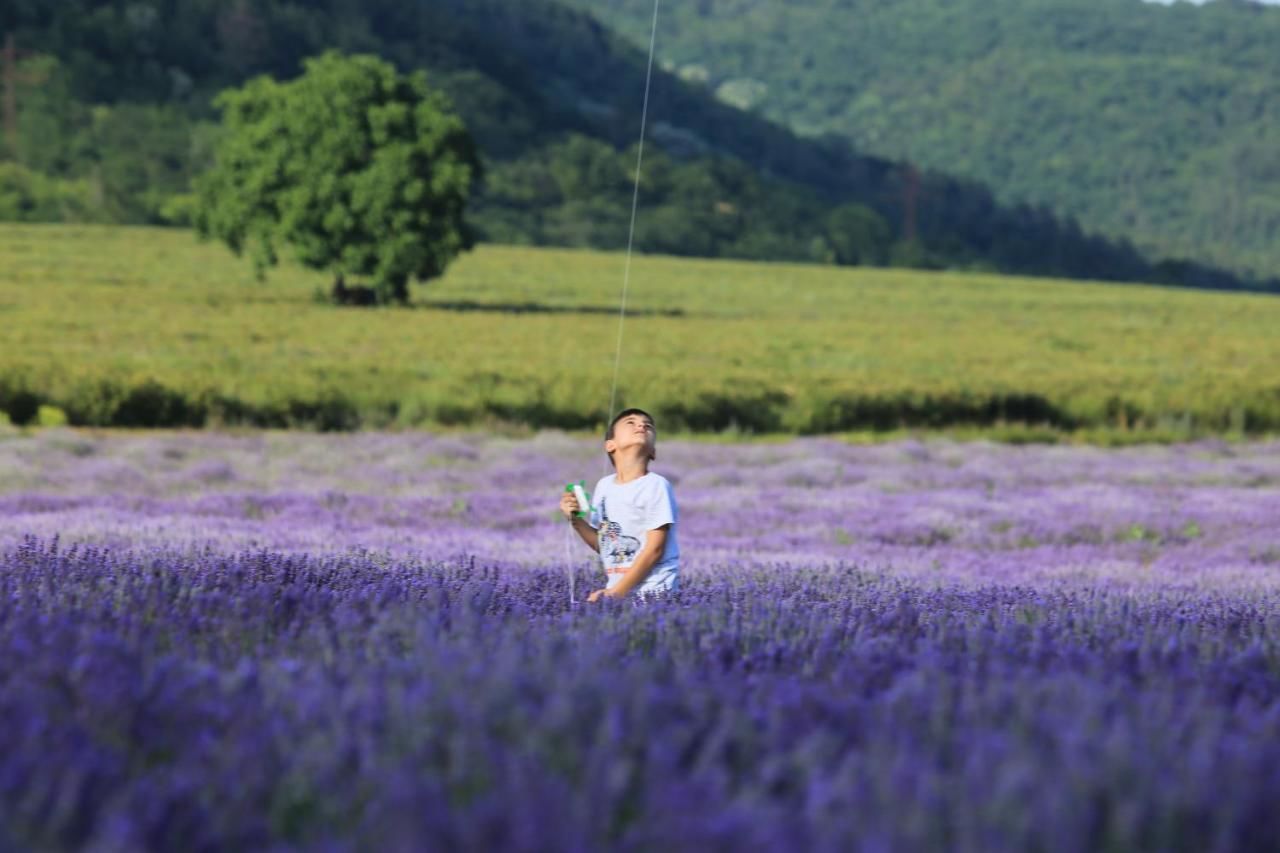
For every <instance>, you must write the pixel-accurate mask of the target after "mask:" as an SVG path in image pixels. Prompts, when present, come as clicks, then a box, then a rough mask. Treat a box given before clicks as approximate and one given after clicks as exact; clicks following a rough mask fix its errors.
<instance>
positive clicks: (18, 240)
mask: <svg viewBox="0 0 1280 853" xmlns="http://www.w3.org/2000/svg"><path fill="white" fill-rule="evenodd" d="M621 275H622V258H621V257H620V256H619V255H617V254H604V253H597V252H582V251H573V252H570V251H564V250H547V249H529V248H513V247H499V246H483V247H481V248H480V249H478V250H477V251H476V252H474V253H472V254H469V255H468V256H466V257H465V258H464V259H463V260H462V261H460V262H459V263H458V264H457V265H455V266H454V267H453V268H451V269H450V271H449V273H448V274H447V275H446V276H445V277H444V278H443V279H442V280H440V281H439V282H438V283H437V284H436V285H435V286H433V287H432V288H431V290H430V292H429V295H428V296H427V297H426V298H419V299H417V300H416V302H415V304H414V306H413V308H412V309H411V310H391V309H384V310H367V309H357V308H348V309H337V308H334V307H333V306H330V305H327V304H323V303H321V302H319V301H317V299H316V294H317V292H318V291H322V290H324V289H325V288H326V287H327V281H326V280H325V277H324V276H322V275H319V274H316V273H308V272H305V271H303V270H300V269H298V268H297V267H293V266H289V265H286V266H285V267H283V268H282V269H281V270H279V271H278V272H277V273H275V274H273V275H272V278H271V279H270V281H268V282H267V283H266V284H261V283H258V282H256V281H255V280H254V278H253V274H252V271H251V270H249V269H247V268H246V266H245V265H244V264H242V263H240V262H238V261H237V260H236V259H235V258H234V257H233V256H232V255H231V254H230V253H229V252H227V251H226V250H225V249H223V248H221V247H219V246H214V245H210V244H200V243H197V242H196V240H195V238H194V237H193V236H192V234H191V233H190V232H187V231H182V230H178V229H141V228H119V227H116V228H103V227H75V226H48V225H44V226H12V225H5V226H0V315H2V316H3V317H4V318H5V325H6V328H7V329H8V333H7V334H6V335H4V336H3V337H0V410H3V411H5V412H7V413H8V415H9V417H10V418H12V419H13V420H17V421H26V420H29V419H31V418H33V417H36V416H37V414H38V411H39V406H41V405H45V406H54V407H57V408H58V409H60V410H61V411H62V412H63V413H64V414H65V415H66V416H68V417H69V418H70V419H71V421H72V422H73V423H78V424H90V425H94V424H96V425H114V426H135V427H136V426H180V425H191V426H201V425H217V424H224V425H236V424H245V425H254V426H277V427H283V426H301V427H309V428H317V429H349V428H353V427H388V426H400V427H413V426H422V425H439V424H489V425H492V424H493V423H494V422H505V423H517V424H523V425H529V426H535V427H567V428H595V427H596V426H598V425H599V424H600V423H601V422H602V421H603V420H605V419H606V414H605V409H606V407H607V404H608V401H609V392H610V385H609V383H610V377H611V370H610V369H609V368H608V367H603V368H602V365H606V364H607V365H609V366H610V367H611V361H612V354H613V348H614V344H615V341H616V330H617V325H616V312H617V300H618V286H619V284H620V281H621ZM631 283H632V288H631V300H630V305H629V308H630V310H629V314H628V319H627V326H626V336H625V345H624V350H623V360H622V374H621V389H620V390H621V395H620V396H621V399H620V400H619V405H627V404H639V405H643V406H645V407H646V408H651V409H652V410H653V411H654V412H655V414H657V415H658V416H659V418H660V420H661V421H662V423H663V424H664V426H665V428H667V429H669V430H693V431H708V430H711V431H714V430H724V429H733V428H737V429H742V430H750V431H755V432H788V433H827V432H838V431H843V430H877V431H886V430H893V429H898V428H902V427H929V428H966V429H968V428H980V429H984V430H991V429H1000V428H1002V427H1007V426H1009V425H1022V428H1024V429H1030V430H1038V431H1041V432H1039V433H1038V434H1040V435H1045V436H1054V435H1061V434H1064V433H1072V432H1075V431H1079V430H1096V429H1105V430H1108V431H1110V433H1118V434H1120V435H1121V436H1124V435H1128V434H1130V433H1129V431H1131V430H1139V431H1140V432H1139V433H1138V435H1139V436H1141V437H1143V438H1148V439H1149V438H1151V437H1153V435H1156V436H1164V437H1169V438H1187V437H1189V436H1194V435H1197V434H1203V433H1205V432H1236V433H1240V432H1249V433H1260V432H1276V431H1280V384H1277V378H1276V374H1275V365H1276V364H1277V363H1280V336H1277V335H1276V334H1275V330H1276V328H1277V327H1280V300H1277V299H1275V298H1274V297H1271V296H1265V295H1257V294H1223V293H1203V292H1198V291H1189V290H1172V289H1168V288H1155V287H1140V286H1129V287H1117V286H1112V285H1105V284H1089V283H1073V282H1055V281H1051V280H1045V279H1041V280H1039V281H1037V282H1035V283H1034V286H1033V285H1032V283H1031V282H1029V281H1027V280H1026V279H1017V278H1005V277H999V276H990V275H972V274H958V273H937V272H917V271H904V270H851V269H832V268H824V267H819V266H813V265H807V266H801V265H783V264H759V263H755V264H752V263H742V262H728V261H703V260H687V259H674V258H664V257H644V258H640V259H638V260H637V262H636V266H635V268H634V270H633V274H632V280H631ZM1153 430H1154V431H1155V433H1152V432H1150V431H1153Z"/></svg>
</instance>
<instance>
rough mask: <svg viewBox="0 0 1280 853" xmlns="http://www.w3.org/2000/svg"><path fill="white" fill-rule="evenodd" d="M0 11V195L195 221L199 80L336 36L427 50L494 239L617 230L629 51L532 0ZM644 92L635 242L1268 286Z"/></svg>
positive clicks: (629, 141)
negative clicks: (10, 53)
mask: <svg viewBox="0 0 1280 853" xmlns="http://www.w3.org/2000/svg"><path fill="white" fill-rule="evenodd" d="M0 29H3V30H4V31H5V32H9V33H14V34H15V35H16V38H17V40H18V42H19V44H20V45H21V46H22V47H23V49H24V50H25V51H27V52H28V58H27V59H25V60H24V62H23V63H22V64H21V72H22V75H23V79H24V80H26V81H28V82H26V83H24V84H23V87H22V88H21V91H20V92H19V96H20V97H19V107H20V109H19V133H18V146H17V150H16V152H12V153H11V156H10V162H9V163H0V219H2V218H7V219H19V220H27V221H48V220H65V221H98V222H123V223H144V224H160V223H171V224H183V223H185V222H187V221H188V217H189V213H190V209H189V203H190V202H189V197H188V196H187V191H188V189H189V186H190V181H191V178H192V176H193V175H194V174H196V173H198V172H199V171H200V170H201V169H202V168H204V167H205V166H206V165H207V164H208V163H209V161H210V157H211V156H212V151H213V149H214V142H215V140H216V134H217V128H216V125H215V124H214V121H215V119H216V116H215V115H214V114H213V112H212V109H211V107H210V99H211V98H212V96H213V95H214V94H215V93H217V92H218V91H220V90H221V89H223V88H225V87H227V86H231V85H236V84H238V83H240V82H242V81H244V80H245V79H247V78H248V77H250V76H252V75H255V74H259V73H268V74H272V75H275V76H278V77H287V76H291V75H293V74H295V73H297V71H298V68H299V63H300V61H301V59H302V58H304V57H306V56H309V55H313V54H315V53H318V52H320V51H321V50H323V49H325V48H329V47H337V48H339V49H342V50H345V51H348V52H371V53H376V54H379V55H381V56H384V57H387V58H389V59H391V60H393V61H395V62H396V63H397V65H399V66H400V67H401V68H404V69H413V68H424V69H426V70H428V71H429V73H430V78H431V80H432V81H433V82H434V83H435V84H436V85H438V86H440V87H441V88H443V89H445V90H446V91H448V92H449V93H450V94H451V95H452V97H453V98H454V100H455V102H456V103H457V105H458V107H459V110H460V111H461V112H462V114H463V116H464V118H465V119H466V121H467V122H468V125H469V126H470V127H471V128H472V130H473V132H474V133H475V135H476V137H477V139H478V141H479V142H480V144H481V147H482V149H483V151H484V154H485V157H486V162H487V165H488V170H487V171H488V178H487V181H486V183H485V185H484V187H483V189H482V192H481V194H480V196H479V198H478V199H477V201H476V204H475V205H474V208H473V213H474V218H475V221H476V224H477V225H478V226H479V228H480V230H481V232H482V234H483V235H484V237H485V238H486V239H487V240H489V241H494V242H503V243H517V244H535V245H558V246H579V247H595V248H617V247H620V246H621V245H623V244H624V242H625V235H626V224H627V223H626V219H627V212H628V211H629V202H630V190H631V185H630V180H631V172H632V168H633V158H632V155H631V152H629V151H628V150H627V148H628V146H631V145H633V144H634V140H635V137H636V131H637V125H638V119H639V116H638V107H639V102H640V96H641V93H642V89H643V85H642V83H643V71H644V56H642V55H641V54H640V53H639V52H638V51H637V50H635V49H634V48H631V47H628V45H627V44H626V43H625V41H624V40H622V39H621V38H619V37H616V36H614V35H613V34H612V33H611V32H610V31H609V30H608V29H606V28H604V27H602V26H601V25H600V24H599V23H597V22H596V21H594V20H593V19H591V18H590V17H588V16H586V15H584V14H581V13H579V12H574V11H571V10H569V9H566V8H564V7H562V6H560V5H556V4H553V3H551V2H548V1H547V0H522V2H521V3H520V4H511V3H509V2H508V0H467V2H463V0H434V2H419V3H416V4H406V3H403V2H398V0H370V2H366V3H361V4H351V3H347V2H341V0H306V2H284V0H235V2H221V3H214V2H210V3H200V4H177V3H159V2H152V3H147V2H132V3H125V2H120V0H70V2H65V3H59V4H56V5H51V4H35V3H24V4H15V5H7V6H6V7H5V8H4V9H3V10H0ZM33 80H38V81H39V83H38V84H37V83H32V82H30V81H33ZM653 115H654V118H655V121H654V124H653V126H652V133H651V137H652V140H653V142H654V143H655V147H654V148H653V149H652V151H651V154H652V156H651V157H650V158H649V162H648V166H647V168H646V173H645V184H644V192H643V194H642V202H643V208H642V211H641V217H640V224H639V229H640V230H639V233H638V234H637V244H638V245H639V246H640V248H641V249H642V250H643V251H649V252H661V253H668V254H677V255H697V256H713V257H737V258H748V259H769V260H802V261H818V262H824V263H841V264H864V265H865V264H870V265H894V266H915V267H931V268H938V267H949V268H967V269H989V270H999V271H1004V272H1014V273H1024V274H1035V275H1061V276H1068V277H1077V278H1094V279H1106V280H1117V281H1135V280H1141V281H1151V282H1159V283H1168V284H1184V285H1195V286H1202V287H1220V288H1237V287H1242V286H1254V287H1272V288H1275V289H1280V282H1276V281H1272V282H1264V281H1246V280H1244V279H1242V278H1241V277H1240V276H1235V275H1232V274H1227V273H1223V272H1222V271H1220V270H1215V269H1212V268H1210V267H1208V266H1206V265H1203V264H1195V263H1185V262H1174V261H1167V260H1164V257H1165V256H1153V257H1151V258H1147V257H1144V256H1142V255H1141V254H1140V253H1138V252H1137V251H1135V250H1134V249H1133V248H1132V247H1130V246H1128V245H1126V244H1125V243H1124V242H1123V241H1109V240H1106V239H1103V238H1101V237H1098V236H1094V235H1091V234H1090V233H1088V232H1087V230H1082V229H1081V228H1080V227H1079V226H1078V225H1077V224H1076V223H1074V222H1073V221H1071V220H1070V219H1065V218H1055V217H1053V216H1052V215H1050V214H1049V213H1048V212H1047V211H1046V210H1044V209H1042V208H1036V207H1029V206H1001V205H999V204H997V203H996V202H995V200H994V199H993V196H992V194H991V192H990V191H988V190H987V189H986V188H984V187H982V186H981V185H979V184H977V183H974V182H972V181H964V180H956V179H953V178H950V177H948V176H947V175H945V174H944V173H942V172H937V173H926V174H924V175H923V176H921V177H919V178H918V179H916V178H913V177H912V172H911V170H908V169H906V168H905V167H904V166H903V165H901V164H898V163H895V162H892V161H889V160H885V159H877V158H873V157H866V156H862V155H859V154H857V153H855V152H853V151H852V150H851V149H850V148H849V147H848V145H847V144H845V143H842V142H839V141H836V140H823V141H814V140H806V139H801V138H799V137H797V136H796V135H794V134H793V133H791V132H790V131H787V130H785V129H783V128H782V127H780V126H778V125H775V124H772V123H770V122H769V121H767V120H765V119H763V118H761V117H759V116H756V115H753V114H751V113H748V112H743V111H741V110H739V109H736V108H734V107H732V106H729V105H726V104H724V103H722V102H720V101H718V100H716V99H715V98H714V97H713V96H712V95H711V94H710V93H708V92H707V91H706V90H705V89H704V88H703V87H701V86H697V85H690V84H688V83H686V82H684V81H682V80H680V79H678V78H677V77H675V76H674V75H669V74H660V75H659V77H658V79H657V80H656V81H655V89H654V102H653ZM913 195H914V196H918V197H919V198H920V199H921V201H920V203H919V210H918V211H917V214H916V215H914V216H911V215H909V214H908V212H907V209H906V208H907V207H908V197H909V196H913Z"/></svg>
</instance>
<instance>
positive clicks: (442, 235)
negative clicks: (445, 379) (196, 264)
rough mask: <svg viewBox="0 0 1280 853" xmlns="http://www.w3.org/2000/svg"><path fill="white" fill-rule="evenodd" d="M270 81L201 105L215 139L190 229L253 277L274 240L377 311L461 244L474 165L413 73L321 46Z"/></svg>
mask: <svg viewBox="0 0 1280 853" xmlns="http://www.w3.org/2000/svg"><path fill="white" fill-rule="evenodd" d="M304 68H305V73H303V74H302V76H300V77H298V78H296V79H294V80H292V81H290V82H287V83H279V82H277V81H275V80H273V79H271V78H269V77H259V78H256V79H254V80H252V81H250V82H249V83H247V84H246V85H245V86H243V87H242V88H239V89H231V90H228V91H226V92H223V93H222V94H221V95H219V96H218V98H217V100H216V101H215V103H216V105H217V106H218V107H219V108H220V109H221V110H222V120H223V125H224V134H223V138H222V140H221V141H220V143H219V145H218V150H217V156H216V163H215V165H214V167H213V168H212V169H211V170H210V171H209V172H208V173H206V174H205V175H204V176H202V177H201V178H200V180H199V181H198V182H197V192H198V201H197V207H196V213H195V221H196V227H197V228H198V230H199V231H200V233H201V234H202V235H204V236H210V237H216V238H218V239H221V240H223V241H225V242H226V243H227V245H228V246H230V247H231V249H232V250H233V251H235V252H236V253H240V252H243V251H248V252H249V254H250V256H251V257H252V258H253V261H254V265H255V268H256V269H257V270H258V271H259V272H260V273H261V272H262V271H264V270H265V269H266V268H267V267H269V266H271V265H273V264H275V263H276V261H277V258H278V255H277V252H278V248H279V247H280V246H281V245H287V246H289V247H290V248H291V249H292V250H293V253H294V254H295V256H296V257H297V259H298V261H300V262H301V263H302V264H304V265H306V266H308V267H311V268H313V269H322V270H327V271H329V272H331V273H332V274H333V275H334V296H335V298H336V299H337V300H339V301H348V300H349V299H350V294H351V293H352V290H351V289H349V288H348V287H347V281H348V279H349V277H352V276H355V277H362V278H364V279H365V280H367V281H368V282H369V284H370V285H371V287H372V290H373V293H374V294H375V295H376V299H377V301H378V302H381V303H389V302H400V303H403V302H405V301H407V299H408V283H409V280H410V279H412V278H416V279H418V280H425V279H429V278H432V277H435V276H438V275H440V274H441V273H443V272H444V269H445V267H446V266H447V265H448V264H449V262H450V261H452V260H453V259H454V258H455V257H457V255H458V254H459V253H460V252H462V251H463V250H465V249H467V248H470V246H471V244H472V238H471V235H470V232H469V229H468V227H467V225H466V222H465V221H464V219H463V211H464V208H465V206H466V202H467V198H468V196H469V194H470V191H471V187H472V184H473V182H474V181H475V180H476V178H477V177H478V175H479V160H478V156H477V153H476V148H475V145H474V144H473V142H472V140H471V137H470V135H469V134H468V133H467V130H466V128H465V126H464V125H463V122H462V120H461V119H460V118H458V116H457V115H456V113H455V112H454V110H453V107H452V105H451V103H450V102H449V100H448V98H447V97H446V96H445V95H443V94H442V93H440V92H438V91H433V90H432V89H431V88H429V87H428V85H427V81H426V78H425V76H424V75H422V74H420V73H419V74H415V75H412V76H405V75H400V74H398V73H397V72H396V70H395V69H394V68H393V67H392V66H390V65H388V64H387V63H386V62H383V61H382V60H379V59H377V58H375V57H372V56H351V57H347V56H342V55H340V54H338V53H334V52H330V53H326V54H324V55H322V56H320V57H317V58H314V59H309V60H307V61H305V62H304Z"/></svg>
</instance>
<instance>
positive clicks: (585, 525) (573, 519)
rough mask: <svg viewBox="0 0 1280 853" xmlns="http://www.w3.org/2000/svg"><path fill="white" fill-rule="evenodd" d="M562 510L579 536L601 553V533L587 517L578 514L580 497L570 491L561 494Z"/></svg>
mask: <svg viewBox="0 0 1280 853" xmlns="http://www.w3.org/2000/svg"><path fill="white" fill-rule="evenodd" d="M560 511H561V512H562V513H564V517H565V518H567V519H569V525H570V526H571V527H573V529H574V532H576V533H577V534H578V536H579V538H581V539H582V541H583V542H586V543H587V547H588V548H590V549H591V550H592V551H595V552H596V553H597V554H599V553H600V535H599V534H598V533H596V529H595V528H594V527H592V526H591V524H590V522H588V521H587V520H586V519H585V518H583V517H582V516H580V515H578V514H577V513H578V499H577V498H575V497H574V496H573V495H572V494H570V493H569V492H564V493H562V494H561V495H560Z"/></svg>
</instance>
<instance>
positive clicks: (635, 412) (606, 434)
mask: <svg viewBox="0 0 1280 853" xmlns="http://www.w3.org/2000/svg"><path fill="white" fill-rule="evenodd" d="M631 415H643V416H644V417H646V418H648V419H649V423H651V424H653V426H654V429H657V426H658V422H657V421H656V420H654V419H653V415H651V414H649V413H648V412H646V411H645V410H644V409H623V410H622V411H621V412H618V414H616V415H614V416H613V420H611V421H609V428H608V429H607V430H605V431H604V440H605V441H611V440H612V439H613V428H614V427H616V426H617V425H618V422H619V421H621V420H622V419H623V418H626V417H630V416H631ZM609 463H610V464H611V465H613V466H614V467H615V468H616V467H618V466H617V465H616V464H614V463H613V454H612V453H610V454H609Z"/></svg>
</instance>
